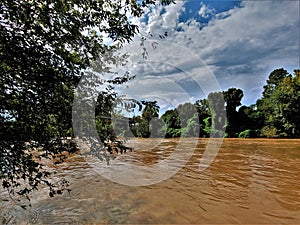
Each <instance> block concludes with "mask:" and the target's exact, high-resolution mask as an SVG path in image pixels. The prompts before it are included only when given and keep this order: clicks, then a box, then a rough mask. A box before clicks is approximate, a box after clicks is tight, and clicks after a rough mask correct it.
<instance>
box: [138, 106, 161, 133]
mask: <svg viewBox="0 0 300 225" xmlns="http://www.w3.org/2000/svg"><path fill="white" fill-rule="evenodd" d="M141 102H142V104H143V105H144V109H143V112H142V121H141V122H140V124H139V130H140V133H141V135H142V137H145V138H148V137H150V135H151V129H152V127H151V129H150V122H151V121H152V120H153V119H155V118H156V119H157V118H158V116H159V115H158V113H159V108H160V107H159V106H158V104H157V101H141ZM156 125H158V123H157V124H156ZM156 125H154V127H153V133H157V131H154V129H155V128H156V129H158V127H156ZM157 134H158V133H157Z"/></svg>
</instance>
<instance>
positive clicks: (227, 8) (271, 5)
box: [122, 0, 300, 110]
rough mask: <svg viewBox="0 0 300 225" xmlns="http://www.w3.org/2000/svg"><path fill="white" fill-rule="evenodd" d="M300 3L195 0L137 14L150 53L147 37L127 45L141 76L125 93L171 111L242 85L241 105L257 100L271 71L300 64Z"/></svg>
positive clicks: (289, 0) (132, 65) (135, 71)
mask: <svg viewBox="0 0 300 225" xmlns="http://www.w3.org/2000/svg"><path fill="white" fill-rule="evenodd" d="M299 7H300V3H299V1H298V0H295V1H294V0H287V1H284V0H282V1H272V0H265V1H254V0H253V1H227V0H218V1H217V0H215V1H209V0H207V1H198V0H188V1H176V4H172V5H170V6H167V7H163V6H156V7H155V8H152V9H149V10H148V11H147V12H146V14H145V15H144V16H143V17H142V18H138V19H137V18H136V19H133V22H134V23H136V24H138V25H139V27H140V31H141V34H143V35H144V36H146V37H147V40H146V42H145V47H146V49H147V51H148V53H149V55H148V59H147V60H143V59H142V58H141V54H142V48H141V46H140V38H141V36H137V37H136V38H135V41H134V42H133V43H130V44H128V45H127V46H125V51H127V53H129V55H130V58H129V60H130V63H129V64H128V66H127V69H128V70H129V71H130V72H131V73H132V74H135V75H136V76H137V77H136V79H135V80H133V81H132V82H131V83H129V84H128V85H127V88H126V89H123V90H122V92H123V93H124V94H127V95H129V96H130V97H134V98H138V99H147V100H153V99H156V100H158V101H159V103H160V104H161V106H162V108H163V110H166V109H168V108H174V107H176V106H177V105H178V104H180V103H184V102H186V101H191V102H195V101H196V100H198V99H201V98H204V97H206V96H207V94H208V92H209V91H218V90H227V89H228V88H230V87H236V88H240V89H242V90H243V91H244V98H243V100H242V103H243V104H245V105H250V104H253V103H255V102H256V100H257V99H258V98H259V97H260V96H261V93H262V88H263V85H265V81H266V79H267V77H268V75H269V74H270V72H271V71H273V70H274V69H276V68H281V67H284V68H285V69H287V70H288V71H289V72H290V73H292V72H293V69H296V68H299V67H300V65H299V64H300V56H299V54H300V35H299V34H300V30H299V29H300V28H299V27H300V14H299ZM164 32H168V36H167V38H166V39H165V40H162V39H160V38H159V35H160V34H163V33H164ZM148 33H151V34H152V36H151V37H150V36H149V35H148ZM153 46H155V47H156V48H155V49H154V48H153Z"/></svg>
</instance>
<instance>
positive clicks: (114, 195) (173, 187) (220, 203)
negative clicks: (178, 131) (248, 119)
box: [2, 139, 300, 224]
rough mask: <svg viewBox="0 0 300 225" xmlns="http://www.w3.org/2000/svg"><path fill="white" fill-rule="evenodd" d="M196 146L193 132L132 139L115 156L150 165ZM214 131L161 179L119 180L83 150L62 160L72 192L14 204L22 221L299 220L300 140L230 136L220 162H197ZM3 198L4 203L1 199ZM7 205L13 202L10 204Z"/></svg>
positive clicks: (15, 215) (15, 220) (18, 220)
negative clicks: (143, 182)
mask: <svg viewBox="0 0 300 225" xmlns="http://www.w3.org/2000/svg"><path fill="white" fill-rule="evenodd" d="M179 141H181V142H184V146H185V148H189V147H190V148H194V146H193V145H192V144H189V143H192V142H194V141H195V139H180V140H179V139H134V140H131V141H130V142H129V144H130V145H133V146H134V147H135V149H136V150H135V151H133V152H131V153H127V154H124V155H122V156H119V157H118V158H117V159H116V160H117V161H116V162H119V163H120V166H122V163H128V162H130V163H135V164H137V165H151V164H155V163H157V162H159V161H160V160H162V159H164V158H165V157H167V156H168V155H170V153H171V152H172V151H173V149H174V148H175V147H176V146H177V144H178V142H179ZM207 141H208V139H198V144H197V146H196V148H195V151H194V154H193V156H192V157H191V159H190V160H189V161H188V163H187V164H186V165H185V166H184V167H183V168H182V169H181V170H180V171H179V172H178V173H177V174H175V175H174V176H173V177H171V178H170V179H168V180H165V181H162V182H160V183H157V184H155V185H150V186H143V187H129V186H125V185H121V184H117V183H113V182H111V181H109V180H107V179H105V178H103V177H102V176H100V175H99V174H97V173H96V172H95V171H93V170H91V167H90V164H89V163H87V162H86V161H85V160H83V158H82V156H74V157H72V159H71V160H69V161H68V162H66V163H64V164H63V165H62V166H60V167H59V168H58V171H59V172H58V174H57V176H59V177H66V178H67V179H69V181H70V182H71V189H72V191H71V192H70V193H68V192H66V193H64V194H63V195H62V196H57V197H54V198H51V199H50V198H49V197H48V195H47V190H46V189H41V190H39V191H38V192H36V193H34V194H33V196H32V198H33V199H32V208H31V209H29V210H26V211H24V210H21V209H18V208H15V207H11V208H10V210H11V215H12V217H11V218H10V221H11V223H17V224H20V223H22V224H26V223H30V224H35V223H36V224H91V223H92V224H101V223H105V224H107V223H108V224H114V223H118V224H120V223H128V224H148V223H151V224H160V223H163V224H183V223H184V224H216V223H223V224H224V223H226V224H229V223H230V224H232V223H239V224H241V223H242V224H258V223H260V224H263V223H268V224H274V223H280V224H300V140H292V139H290V140H287V139H286V140H279V139H278V140H277V139H276V140H273V139H224V141H223V145H222V147H221V149H220V151H219V154H218V155H217V157H216V158H215V160H214V162H213V163H212V164H211V165H210V167H209V168H208V169H206V170H205V171H204V172H200V171H199V170H198V167H199V162H200V159H201V157H202V153H203V152H204V149H205V146H206V144H207ZM3 204H4V203H2V205H3ZM6 207H7V208H8V206H6Z"/></svg>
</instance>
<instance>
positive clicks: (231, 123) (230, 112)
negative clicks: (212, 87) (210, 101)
mask: <svg viewBox="0 0 300 225" xmlns="http://www.w3.org/2000/svg"><path fill="white" fill-rule="evenodd" d="M243 96H244V94H243V91H242V90H241V89H237V88H229V89H228V90H227V91H225V92H224V100H225V102H226V113H227V122H228V124H227V127H226V132H227V134H228V137H237V136H238V133H239V132H240V131H241V130H240V123H241V121H240V119H239V114H238V112H237V111H236V108H237V107H238V106H240V105H241V100H242V98H243Z"/></svg>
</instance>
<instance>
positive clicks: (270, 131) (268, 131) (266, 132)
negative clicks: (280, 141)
mask: <svg viewBox="0 0 300 225" xmlns="http://www.w3.org/2000/svg"><path fill="white" fill-rule="evenodd" d="M261 134H262V136H263V137H267V138H274V137H277V129H276V127H273V126H265V127H263V128H262V130H261Z"/></svg>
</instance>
